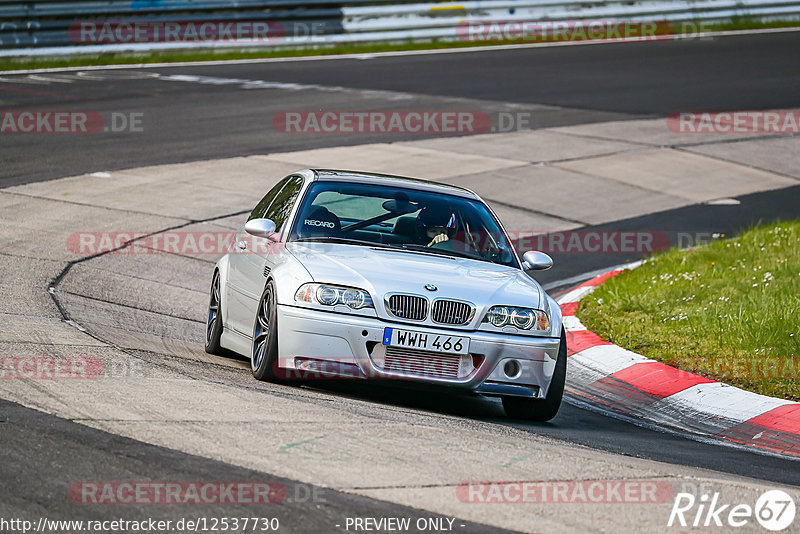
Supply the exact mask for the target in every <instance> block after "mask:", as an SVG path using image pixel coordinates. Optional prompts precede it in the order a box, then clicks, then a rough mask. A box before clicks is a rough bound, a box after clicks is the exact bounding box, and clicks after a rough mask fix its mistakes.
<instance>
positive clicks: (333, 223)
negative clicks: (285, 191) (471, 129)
mask: <svg viewBox="0 0 800 534" xmlns="http://www.w3.org/2000/svg"><path fill="white" fill-rule="evenodd" d="M289 240H290V241H325V242H340V243H349V244H354V245H370V246H383V247H395V248H398V249H403V250H413V251H420V252H428V253H431V254H441V255H446V256H455V257H468V258H471V259H475V260H481V261H488V262H492V263H498V264H501V265H507V266H510V267H519V263H518V260H517V258H516V255H515V253H514V249H513V248H512V246H511V245H510V243H509V242H508V239H506V236H505V234H504V233H503V231H502V230H501V229H500V225H499V224H498V222H497V220H496V219H495V218H494V216H493V215H492V212H491V211H490V210H489V208H487V207H486V205H485V204H483V203H482V202H480V201H478V200H474V199H469V198H464V197H459V196H455V195H447V194H443V193H434V192H430V191H420V190H416V189H406V188H398V187H391V186H384V185H374V184H357V183H344V182H328V181H324V182H314V183H312V184H311V185H310V186H309V188H308V191H307V192H306V195H305V197H304V199H303V201H302V205H301V206H300V209H299V211H298V215H297V217H296V219H295V222H294V225H293V227H292V230H291V233H290V235H289Z"/></svg>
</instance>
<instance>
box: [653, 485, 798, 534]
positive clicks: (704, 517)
mask: <svg viewBox="0 0 800 534" xmlns="http://www.w3.org/2000/svg"><path fill="white" fill-rule="evenodd" d="M795 512H796V510H795V503H794V499H792V497H791V496H790V495H789V494H788V493H786V492H785V491H781V490H770V491H767V492H765V493H764V494H762V495H761V496H760V497H759V498H758V500H757V501H756V504H755V506H750V505H749V504H744V503H740V504H732V503H723V502H722V501H721V499H720V495H719V493H718V492H715V493H714V494H713V495H710V496H709V494H708V493H703V494H702V495H701V496H700V498H696V497H695V496H694V495H693V494H691V493H678V494H677V495H675V502H674V503H673V505H672V511H671V512H670V514H669V521H668V522H667V526H669V527H672V526H681V527H724V528H726V529H728V528H740V527H744V526H746V525H750V524H751V523H752V521H753V519H755V521H757V522H758V524H760V525H761V526H762V527H763V528H765V529H767V530H770V531H772V532H779V531H781V530H785V529H787V528H789V526H791V525H792V523H793V522H794V517H795Z"/></svg>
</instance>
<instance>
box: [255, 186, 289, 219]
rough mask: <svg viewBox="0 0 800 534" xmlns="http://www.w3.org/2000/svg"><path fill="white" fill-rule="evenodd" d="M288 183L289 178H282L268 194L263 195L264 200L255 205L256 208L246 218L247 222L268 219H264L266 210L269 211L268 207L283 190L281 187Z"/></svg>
mask: <svg viewBox="0 0 800 534" xmlns="http://www.w3.org/2000/svg"><path fill="white" fill-rule="evenodd" d="M288 181H289V178H284V179H283V180H281V181H280V182H278V183H277V184H275V185H274V186H273V187H272V189H270V190H269V193H267V194H266V195H264V198H262V199H261V201H260V202H259V203H258V204H256V207H255V208H253V211H252V212H250V216H249V217H248V218H247V220H248V221H249V220H251V219H264V218H268V217H266V213H267V209H269V206H270V204H272V201H273V199H274V198H275V196H276V195H277V194H278V192H279V191H280V190H281V189H283V186H284V185H286V183H287V182H288ZM275 224H276V225H277V223H275Z"/></svg>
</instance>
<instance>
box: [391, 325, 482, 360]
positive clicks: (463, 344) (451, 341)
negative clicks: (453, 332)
mask: <svg viewBox="0 0 800 534" xmlns="http://www.w3.org/2000/svg"><path fill="white" fill-rule="evenodd" d="M383 344H384V345H388V346H390V347H403V348H404V349H417V350H427V351H431V352H447V353H449V354H468V353H469V338H468V337H461V336H448V335H441V334H429V333H427V332H413V331H411V330H400V329H398V328H384V330H383Z"/></svg>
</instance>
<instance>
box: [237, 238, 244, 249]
mask: <svg viewBox="0 0 800 534" xmlns="http://www.w3.org/2000/svg"><path fill="white" fill-rule="evenodd" d="M236 246H237V247H239V248H240V249H241V250H246V249H247V241H245V240H241V241H239V242H238V243H236Z"/></svg>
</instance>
